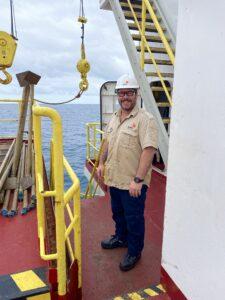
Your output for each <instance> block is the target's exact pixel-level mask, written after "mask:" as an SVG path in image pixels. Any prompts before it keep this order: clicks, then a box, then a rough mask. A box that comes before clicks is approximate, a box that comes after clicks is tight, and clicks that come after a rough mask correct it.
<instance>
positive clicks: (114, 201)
mask: <svg viewBox="0 0 225 300" xmlns="http://www.w3.org/2000/svg"><path fill="white" fill-rule="evenodd" d="M147 189H148V187H147V185H143V186H142V190H141V195H140V196H139V197H137V198H136V197H131V196H130V194H129V191H128V190H121V189H118V188H115V187H110V196H111V206H112V218H113V220H114V221H115V223H116V224H115V225H116V230H115V234H116V236H118V237H119V239H121V240H123V241H127V242H128V253H129V254H130V255H131V256H137V255H138V254H140V253H141V251H142V249H143V247H144V235H145V220H144V208H145V199H146V192H147Z"/></svg>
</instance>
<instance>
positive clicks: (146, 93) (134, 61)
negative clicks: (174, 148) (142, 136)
mask: <svg viewBox="0 0 225 300" xmlns="http://www.w3.org/2000/svg"><path fill="white" fill-rule="evenodd" d="M109 3H110V5H111V8H112V11H113V14H114V17H115V20H116V23H117V26H118V28H119V31H120V35H121V37H122V40H123V43H124V46H125V48H126V51H127V55H128V58H129V61H130V64H131V67H132V70H133V72H134V75H135V77H136V79H137V81H138V84H139V86H140V92H141V97H142V99H143V101H144V105H145V108H146V110H147V111H148V112H150V113H151V114H152V115H153V116H154V117H155V119H156V122H157V125H158V131H159V150H160V153H161V156H162V158H163V162H164V164H165V166H167V159H168V147H169V137H168V133H167V132H166V129H165V126H164V124H163V121H162V118H161V115H160V113H159V110H158V107H157V105H156V102H155V98H154V96H153V93H152V91H151V88H150V85H149V82H148V79H147V77H146V75H145V72H144V71H142V70H141V67H140V59H139V57H138V53H137V50H136V47H135V44H134V41H133V39H132V37H131V34H130V30H129V28H128V25H127V22H126V19H125V17H124V13H123V10H122V8H121V6H120V3H119V1H118V0H109Z"/></svg>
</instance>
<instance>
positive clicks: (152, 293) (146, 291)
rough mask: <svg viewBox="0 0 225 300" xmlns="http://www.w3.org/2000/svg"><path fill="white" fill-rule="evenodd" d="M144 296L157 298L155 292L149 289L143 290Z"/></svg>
mask: <svg viewBox="0 0 225 300" xmlns="http://www.w3.org/2000/svg"><path fill="white" fill-rule="evenodd" d="M144 291H145V293H146V294H148V295H149V296H157V295H159V294H158V293H156V292H155V291H153V290H151V289H145V290H144Z"/></svg>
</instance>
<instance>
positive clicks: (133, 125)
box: [127, 122, 136, 129]
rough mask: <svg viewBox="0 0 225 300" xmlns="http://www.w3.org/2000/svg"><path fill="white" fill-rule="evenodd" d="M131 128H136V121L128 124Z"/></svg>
mask: <svg viewBox="0 0 225 300" xmlns="http://www.w3.org/2000/svg"><path fill="white" fill-rule="evenodd" d="M127 127H128V128H130V129H134V128H135V127H136V123H134V122H133V123H131V124H130V125H128V126H127Z"/></svg>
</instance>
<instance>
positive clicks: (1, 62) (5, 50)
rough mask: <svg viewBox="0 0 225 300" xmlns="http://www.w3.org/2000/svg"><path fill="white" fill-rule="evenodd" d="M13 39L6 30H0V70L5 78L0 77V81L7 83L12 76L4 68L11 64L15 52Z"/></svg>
mask: <svg viewBox="0 0 225 300" xmlns="http://www.w3.org/2000/svg"><path fill="white" fill-rule="evenodd" d="M16 46H17V44H16V42H15V39H14V38H13V37H12V36H11V35H10V34H8V33H7V32H4V31H0V71H2V72H3V73H4V75H5V77H6V78H5V79H1V78H0V83H2V84H9V83H10V82H11V81H12V76H11V75H10V74H9V73H8V72H7V71H6V68H9V67H11V66H12V63H13V59H14V56H15V52H16Z"/></svg>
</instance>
